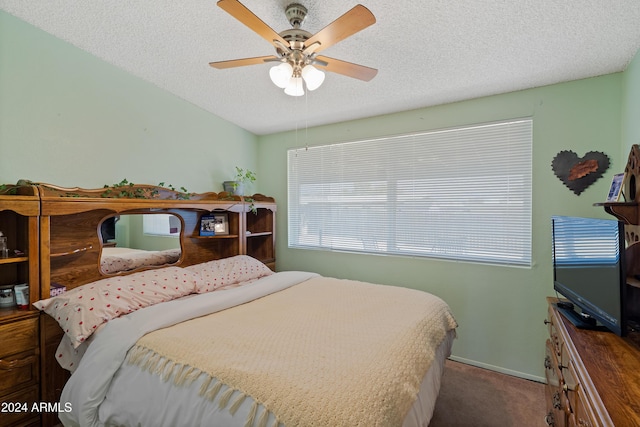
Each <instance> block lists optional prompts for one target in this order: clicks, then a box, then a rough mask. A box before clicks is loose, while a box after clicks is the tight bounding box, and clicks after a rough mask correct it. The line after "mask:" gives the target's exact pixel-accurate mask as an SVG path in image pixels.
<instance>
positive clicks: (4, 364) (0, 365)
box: [0, 355, 36, 371]
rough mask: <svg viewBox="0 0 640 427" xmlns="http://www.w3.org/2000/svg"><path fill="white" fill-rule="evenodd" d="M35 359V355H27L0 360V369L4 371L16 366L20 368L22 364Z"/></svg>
mask: <svg viewBox="0 0 640 427" xmlns="http://www.w3.org/2000/svg"><path fill="white" fill-rule="evenodd" d="M35 361H36V356H33V355H31V356H27V357H25V358H24V359H14V360H9V361H7V360H0V369H3V370H5V371H10V370H12V369H16V368H22V367H23V366H27V365H31V364H32V363H33V362H35Z"/></svg>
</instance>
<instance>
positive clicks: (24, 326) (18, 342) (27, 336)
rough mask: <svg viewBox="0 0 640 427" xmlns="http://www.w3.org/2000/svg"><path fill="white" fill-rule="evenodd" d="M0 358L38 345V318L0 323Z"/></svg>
mask: <svg viewBox="0 0 640 427" xmlns="http://www.w3.org/2000/svg"><path fill="white" fill-rule="evenodd" d="M0 342H1V343H2V345H0V359H5V358H6V356H9V355H12V354H16V353H21V352H25V351H28V350H32V349H35V348H36V347H38V318H37V317H34V318H33V319H24V320H17V321H15V322H11V323H5V324H3V325H0Z"/></svg>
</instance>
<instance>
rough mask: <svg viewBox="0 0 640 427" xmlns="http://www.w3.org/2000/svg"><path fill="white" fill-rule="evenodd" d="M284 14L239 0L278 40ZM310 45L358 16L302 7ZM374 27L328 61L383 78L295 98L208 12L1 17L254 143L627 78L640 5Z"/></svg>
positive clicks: (183, 9)
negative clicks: (228, 65)
mask: <svg viewBox="0 0 640 427" xmlns="http://www.w3.org/2000/svg"><path fill="white" fill-rule="evenodd" d="M291 2H292V0H242V3H243V4H244V5H245V6H247V7H248V8H249V9H250V10H251V11H253V12H254V13H255V14H256V15H258V16H259V17H260V18H261V19H262V20H263V21H264V22H265V23H267V24H268V25H269V26H271V27H272V28H273V29H274V30H276V31H278V32H280V31H282V30H285V29H289V28H290V26H289V23H288V22H287V20H286V18H285V16H284V8H285V6H286V5H287V4H289V3H291ZM298 2H299V3H302V4H304V5H305V6H306V7H307V8H308V9H309V15H308V17H307V19H306V20H305V22H304V24H303V26H302V27H303V29H305V30H307V31H309V32H311V33H316V32H317V31H319V30H320V29H322V28H323V27H324V26H326V25H327V24H329V23H330V22H332V21H333V20H335V19H336V18H337V17H339V16H340V15H342V14H343V13H345V12H346V11H347V10H349V9H351V8H352V7H353V6H355V5H356V4H357V2H354V1H348V2H345V1H338V0H325V1H319V0H299V1H298ZM361 2H362V4H363V5H364V6H366V7H367V8H368V9H369V10H371V12H373V14H374V15H375V16H376V19H377V22H376V23H375V24H374V25H373V26H371V27H368V28H366V29H365V30H363V31H361V32H359V33H357V34H356V35H354V36H352V37H350V38H347V39H345V40H344V41H342V42H340V43H338V44H336V45H334V46H332V47H329V48H328V49H326V50H325V51H323V52H322V54H323V55H327V56H330V57H333V58H337V59H342V60H345V61H349V62H355V63H357V64H361V65H366V66H369V67H373V68H377V69H378V70H379V72H378V75H377V76H376V77H375V78H374V79H373V80H371V81H370V82H363V81H360V80H356V79H351V78H349V77H345V76H342V75H339V74H334V73H327V77H326V79H325V82H324V84H323V85H322V86H321V87H320V88H319V89H318V90H316V91H314V92H310V93H308V94H307V95H305V96H302V97H298V98H294V97H290V96H287V95H285V94H284V93H283V91H282V90H281V89H279V88H277V87H276V86H274V85H273V84H272V83H271V81H270V80H269V77H268V71H269V67H270V66H271V65H270V64H259V65H252V66H248V67H242V68H236V69H227V70H216V69H213V68H211V67H209V65H208V63H209V62H211V61H221V60H226V59H237V58H245V57H253V56H263V55H272V54H274V49H273V48H272V46H271V45H270V44H269V43H268V42H267V41H265V40H264V39H263V38H261V37H260V36H258V35H256V34H255V33H253V32H252V31H251V30H249V29H248V28H247V27H245V26H244V25H243V24H241V23H240V22H239V21H237V20H236V19H235V18H233V17H232V16H231V15H229V14H227V13H226V12H225V11H223V10H222V9H220V8H219V7H217V6H216V2H215V0H181V1H175V0H154V1H116V0H101V1H95V0H29V1H25V0H0V7H2V9H3V10H5V11H6V12H8V13H10V14H12V15H15V16H17V17H18V18H21V19H22V20H24V21H26V22H29V23H31V24H33V25H35V26H36V27H39V28H41V29H43V30H45V31H47V32H49V33H51V34H53V35H55V36H57V37H58V38H60V39H62V40H65V41H67V42H69V43H71V44H73V45H75V46H77V47H79V48H81V49H84V50H86V51H87V52H90V53H92V54H94V55H95V56H97V57H99V58H102V59H103V60H105V61H107V62H109V63H112V64H114V65H116V66H118V67H120V68H122V69H124V70H126V71H128V72H130V73H131V74H133V75H135V76H138V77H140V78H142V79H144V80H147V81H149V82H152V83H153V84H155V85H157V86H159V87H160V88H163V89H166V90H167V91H169V92H171V93H173V94H175V95H177V96H179V97H181V98H183V99H185V100H187V101H190V102H192V103H193V104H195V105H198V106H200V107H201V108H203V109H205V110H207V111H210V112H211V113H214V114H216V115H217V116H220V117H222V118H224V119H226V120H228V121H230V122H233V123H235V124H237V125H238V126H241V127H243V128H245V129H247V130H249V131H251V132H253V133H256V134H268V133H273V132H278V131H283V130H290V129H295V128H296V127H298V128H299V127H304V126H315V125H321V124H328V123H335V122H340V121H345V120H350V119H356V118H362V117H368V116H373V115H379V114H385V113H392V112H397V111H404V110H409V109H414V108H419V107H425V106H430V105H437V104H443V103H448V102H454V101H459V100H464V99H470V98H475V97H479V96H485V95H492V94H497V93H504V92H510V91H514V90H520V89H526V88H531V87H537V86H543V85H548V84H553V83H558V82H562V81H568V80H575V79H581V78H586V77H593V76H598V75H603V74H608V73H612V72H618V71H622V70H624V69H625V68H626V66H627V65H628V63H629V61H630V60H631V59H632V58H633V57H634V55H635V54H636V52H637V51H638V49H639V48H640V1H639V0H616V1H605V0H463V1H450V0H446V1H445V0H420V1H411V2H409V1H405V0H396V1H393V2H390V1H387V0H361Z"/></svg>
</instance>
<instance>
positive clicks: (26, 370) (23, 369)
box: [0, 350, 40, 396]
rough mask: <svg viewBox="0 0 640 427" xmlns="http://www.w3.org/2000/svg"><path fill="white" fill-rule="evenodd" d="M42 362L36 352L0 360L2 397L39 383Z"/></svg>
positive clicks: (0, 389)
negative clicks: (12, 391)
mask: <svg viewBox="0 0 640 427" xmlns="http://www.w3.org/2000/svg"><path fill="white" fill-rule="evenodd" d="M39 363H40V360H39V358H38V355H37V354H36V352H35V351H33V350H32V351H29V352H24V353H18V354H14V355H12V356H8V357H6V358H4V359H1V360H0V396H1V395H3V394H5V393H9V392H10V391H11V390H16V389H18V388H20V387H24V386H28V385H31V384H36V383H37V382H38V372H39V369H38V367H39Z"/></svg>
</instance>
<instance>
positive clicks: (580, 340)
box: [544, 297, 640, 427]
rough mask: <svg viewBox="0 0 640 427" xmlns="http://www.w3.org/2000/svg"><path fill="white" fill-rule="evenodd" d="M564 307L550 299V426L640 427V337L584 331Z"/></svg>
mask: <svg viewBox="0 0 640 427" xmlns="http://www.w3.org/2000/svg"><path fill="white" fill-rule="evenodd" d="M558 301H559V300H558V299H557V298H553V297H548V298H547V302H548V303H549V313H548V317H547V320H545V323H546V324H547V325H548V327H549V339H547V343H546V356H545V360H544V366H545V375H546V379H547V385H546V387H545V388H546V393H545V394H546V400H547V415H546V417H545V421H546V422H547V424H548V425H550V426H554V427H567V426H570V427H598V426H604V427H606V426H640V410H639V409H638V408H639V406H638V402H640V334H638V333H636V332H630V333H629V334H628V336H625V337H619V336H618V335H616V334H614V333H611V332H602V331H599V330H587V329H578V328H577V327H575V326H574V325H573V324H572V323H571V321H570V320H569V319H568V318H567V317H566V316H565V314H564V312H563V311H561V310H560V309H559V307H558V306H557V305H556V304H557V302H558ZM578 316H579V315H578Z"/></svg>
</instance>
